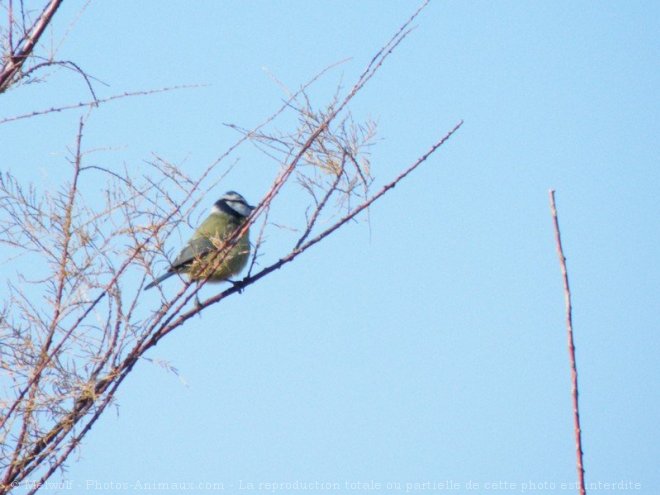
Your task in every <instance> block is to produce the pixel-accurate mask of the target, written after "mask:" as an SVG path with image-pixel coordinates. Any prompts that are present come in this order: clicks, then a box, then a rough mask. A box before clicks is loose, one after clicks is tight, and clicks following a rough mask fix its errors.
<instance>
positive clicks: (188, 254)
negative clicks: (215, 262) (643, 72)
mask: <svg viewBox="0 0 660 495" xmlns="http://www.w3.org/2000/svg"><path fill="white" fill-rule="evenodd" d="M215 250H216V247H215V246H214V245H213V243H212V242H211V241H210V240H209V239H208V238H206V237H197V238H196V239H191V240H190V241H189V242H188V245H187V246H186V247H185V248H183V249H182V250H181V252H180V253H179V255H178V256H177V257H176V259H175V260H174V262H173V263H172V268H171V269H170V270H173V271H176V270H177V269H179V268H182V267H184V266H186V265H188V264H190V263H192V262H193V261H194V260H196V259H199V258H200V257H201V256H204V255H205V254H208V253H211V252H213V251H215Z"/></svg>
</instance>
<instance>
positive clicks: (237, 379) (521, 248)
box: [0, 0, 660, 494]
mask: <svg viewBox="0 0 660 495" xmlns="http://www.w3.org/2000/svg"><path fill="white" fill-rule="evenodd" d="M80 3H81V2H69V3H65V5H64V7H63V8H62V9H61V11H60V12H59V13H58V21H57V23H56V25H55V27H54V30H53V31H52V38H51V37H50V35H49V38H48V40H47V42H48V43H50V42H51V40H52V42H53V43H59V42H60V41H61V39H62V37H63V34H64V33H65V31H66V30H67V28H68V26H69V24H70V23H71V21H72V20H73V19H74V18H75V16H76V13H77V12H78V11H77V9H78V7H79V5H80ZM416 6H417V2H410V1H401V2H394V1H387V2H382V1H361V2H349V1H343V0H342V1H336V2H330V1H327V2H320V1H315V2H308V1H302V0H300V1H283V2H263V1H262V2H242V1H232V2H230V1H222V2H220V1H217V2H215V1H200V2H156V1H142V2H129V1H126V0H122V1H114V2H102V1H93V2H92V3H91V5H90V6H89V7H88V8H87V9H86V10H85V11H84V13H83V14H82V16H81V17H80V19H79V20H78V22H77V23H76V24H75V25H74V26H73V28H72V30H71V31H70V33H69V34H68V36H66V38H65V39H64V42H63V44H62V45H61V46H60V48H59V52H58V56H59V58H61V59H65V60H72V61H75V62H76V63H77V64H79V65H80V66H81V67H83V68H84V69H85V70H86V71H87V72H88V73H90V74H92V75H94V76H95V77H97V78H98V79H100V80H102V81H104V82H105V83H107V84H109V87H104V86H101V85H97V86H96V89H97V92H98V96H99V97H104V96H110V95H113V94H117V93H122V92H124V91H133V90H141V89H155V88H161V87H165V86H172V85H177V84H186V83H190V84H197V83H199V84H208V85H209V86H208V87H203V88H198V89H191V90H185V91H177V92H171V93H165V94H161V95H155V96H149V97H144V98H133V99H124V100H120V101H118V102H115V103H111V104H108V105H106V106H104V107H102V108H100V109H98V110H97V111H96V112H95V113H94V114H93V116H92V117H91V119H90V121H89V124H88V127H87V131H86V146H87V147H88V148H103V149H104V151H102V152H98V153H96V154H94V155H93V159H94V160H96V161H97V163H99V164H103V165H105V166H109V167H119V166H123V165H124V164H126V165H127V166H129V167H130V166H138V165H139V164H141V163H142V162H143V161H144V160H149V159H150V158H151V157H152V153H157V154H158V155H159V156H162V157H164V158H167V159H168V160H170V161H172V162H177V163H183V162H184V161H185V163H186V167H187V168H188V170H189V171H190V172H191V173H194V172H195V170H200V171H201V170H202V169H203V168H204V167H205V166H206V165H207V164H208V163H209V162H210V161H211V160H212V159H213V158H215V157H216V156H218V155H219V154H221V153H222V152H223V151H224V150H225V149H226V148H227V147H228V146H229V145H230V144H232V143H233V141H234V139H235V135H234V134H233V133H232V132H231V131H230V130H228V129H227V128H225V127H223V125H222V124H223V123H224V122H231V123H236V124H239V125H242V126H244V127H251V126H253V125H255V124H257V123H258V122H260V121H261V120H263V119H264V118H265V117H267V116H268V115H270V113H271V112H272V111H273V110H275V109H276V108H277V107H278V106H279V105H280V102H281V99H282V98H283V93H282V92H281V90H280V88H279V87H278V86H277V85H276V84H275V83H274V82H273V80H272V79H271V78H270V76H269V75H268V72H270V73H273V74H275V75H276V76H277V77H278V78H279V79H280V80H281V81H283V82H284V83H285V84H287V85H288V86H289V87H291V88H295V87H297V86H298V85H299V84H301V83H302V82H304V81H306V80H307V79H308V78H310V77H311V76H313V75H314V74H315V73H316V72H318V71H319V70H321V69H322V68H324V67H325V66H327V65H329V64H331V63H334V62H337V61H339V60H342V59H344V58H347V57H352V59H351V60H350V61H349V62H347V63H346V64H345V65H343V66H342V67H341V68H339V69H337V70H336V71H334V72H333V73H332V74H331V75H330V76H329V77H328V78H326V79H324V80H323V82H321V83H320V85H319V86H318V87H317V89H316V91H317V94H318V96H319V97H320V98H322V97H324V96H327V95H328V94H331V92H332V90H333V89H334V87H335V85H336V84H337V83H338V82H340V81H343V84H344V85H345V86H348V85H349V84H352V83H353V81H354V80H355V78H356V77H357V75H359V73H360V72H361V70H362V69H363V67H364V66H365V64H366V63H367V62H368V61H369V60H370V59H371V57H372V56H373V54H374V53H375V51H376V50H378V48H379V47H380V46H381V45H382V44H383V43H384V41H386V40H387V39H388V38H389V37H390V36H391V34H392V33H393V32H394V31H395V30H396V29H397V28H398V26H399V25H400V24H401V23H402V22H403V21H404V20H405V19H407V17H408V16H409V15H410V14H411V13H412V12H413V11H414V10H415V8H416ZM416 25H417V29H416V30H415V31H414V32H413V33H412V34H411V35H410V37H409V38H408V39H407V40H406V41H405V42H404V44H403V45H402V46H400V47H399V48H398V49H397V50H396V52H395V53H394V54H393V56H392V57H391V59H389V60H388V62H387V64H386V66H385V67H384V68H383V70H382V72H380V73H379V75H378V76H377V78H376V79H375V80H373V81H372V82H371V83H370V84H369V85H368V86H367V87H366V88H365V91H364V92H363V93H362V94H361V95H360V96H359V97H358V99H356V101H355V107H354V109H355V113H356V114H357V115H359V116H367V115H370V116H372V117H374V118H376V119H377V120H378V122H379V131H380V137H381V138H382V140H381V141H380V142H379V143H378V146H377V147H376V148H375V149H374V150H373V156H372V160H373V171H374V174H375V176H376V178H377V181H378V183H383V182H385V181H386V180H388V179H389V178H390V177H391V176H392V175H393V174H394V173H395V172H396V171H397V170H398V169H400V168H402V167H404V166H405V165H407V164H408V163H409V162H411V161H412V160H413V159H414V158H415V157H416V156H418V155H419V154H421V153H422V152H423V151H425V150H426V149H427V148H428V147H429V146H430V144H431V143H432V142H433V141H434V140H436V139H437V138H438V137H440V136H442V135H443V134H445V133H446V131H447V130H448V129H450V128H451V127H452V126H453V125H454V124H455V123H456V122H457V121H459V120H460V119H464V120H465V125H464V126H463V128H462V129H461V130H460V131H459V132H458V134H456V135H455V136H454V137H453V138H452V139H451V141H450V142H448V143H447V145H446V146H445V147H443V148H442V149H441V151H440V152H439V153H438V154H437V155H435V156H434V157H433V159H432V160H430V161H429V162H428V163H427V164H425V165H424V166H423V168H421V169H420V170H419V171H417V172H416V173H415V174H414V175H412V176H411V177H410V179H409V180H407V181H406V182H405V183H403V184H402V185H401V186H400V187H397V188H396V189H395V190H394V191H393V192H392V193H391V194H390V195H388V196H386V197H385V199H384V200H383V201H382V202H380V203H378V204H377V205H376V207H375V208H373V209H372V211H371V214H370V224H369V225H368V224H367V223H364V222H363V223H359V224H353V225H350V226H348V227H347V228H346V229H344V230H342V231H340V232H339V233H338V234H337V235H336V236H334V237H333V238H331V239H329V240H328V241H327V242H325V243H323V244H321V245H319V246H318V248H316V249H314V250H312V251H310V252H308V253H307V254H305V255H304V256H302V257H301V258H300V259H299V260H298V261H297V262H296V263H294V264H292V265H290V266H287V267H286V268H285V269H283V270H281V271H279V272H277V273H274V274H273V275H272V276H270V277H268V278H266V279H264V280H262V281H261V282H260V283H258V284H256V285H254V286H252V287H250V288H249V289H248V290H246V291H245V292H244V293H243V294H242V295H240V296H237V297H232V298H230V299H228V300H226V301H224V302H223V304H221V305H219V306H216V307H214V308H211V310H210V311H207V312H206V313H205V314H204V315H203V316H202V317H201V318H196V319H193V320H192V321H190V322H189V323H188V325H187V326H186V327H185V328H182V329H179V330H178V331H176V332H175V333H174V334H172V335H170V336H168V337H167V338H166V339H165V340H163V341H162V342H161V343H160V344H159V345H158V347H157V348H155V349H154V350H153V351H152V352H151V353H150V354H149V357H150V358H153V359H161V360H165V361H168V362H170V363H171V364H172V365H173V366H175V367H176V368H177V369H178V370H179V374H180V377H181V378H182V380H180V379H179V378H178V377H177V376H175V375H174V374H172V373H168V372H167V371H165V370H163V369H162V368H160V367H158V366H157V365H155V364H152V363H149V362H147V361H143V362H141V363H140V364H139V366H138V367H137V369H136V370H135V371H134V372H133V373H132V375H131V376H130V377H129V379H127V380H126V381H125V383H124V384H123V385H122V388H121V389H120V393H119V396H118V402H119V408H118V414H115V411H114V410H109V411H108V412H107V413H106V414H105V417H104V418H102V420H101V421H99V422H98V423H97V424H96V425H95V427H94V428H93V430H92V432H91V433H90V434H89V435H88V436H87V438H86V440H85V442H84V445H83V448H82V450H81V452H80V457H79V459H77V460H75V462H72V463H71V465H70V468H69V470H68V471H67V472H66V473H64V474H62V475H58V477H57V478H56V479H61V480H70V481H71V483H72V485H71V486H72V487H73V493H87V492H94V493H102V492H103V493H110V492H111V491H112V490H110V489H108V488H109V487H110V485H109V484H110V483H115V484H117V483H119V484H121V483H127V484H129V488H128V489H126V490H120V491H119V492H121V493H126V492H129V493H140V492H141V491H144V490H139V486H140V485H135V484H136V483H138V482H139V483H142V484H146V483H153V482H169V483H180V482H187V483H188V482H189V483H195V484H198V483H209V484H213V483H216V484H222V485H223V486H224V492H226V493H257V492H258V493H265V492H269V491H270V492H272V487H267V486H265V485H262V486H261V490H259V483H270V482H278V483H292V482H295V481H299V482H306V483H316V482H318V483H338V484H339V486H340V490H336V491H335V492H339V493H349V492H354V493H363V492H365V490H363V489H358V485H356V483H357V482H373V483H380V484H381V485H380V486H381V489H380V490H372V492H387V490H386V487H387V483H395V484H396V483H399V484H400V485H399V486H400V487H401V490H390V492H392V493H405V492H406V488H411V489H414V488H415V485H414V484H415V483H420V484H421V483H426V482H431V483H434V482H435V483H441V482H447V481H451V482H453V483H455V485H453V486H454V488H456V489H454V490H451V491H449V490H447V489H445V490H444V491H442V490H440V489H439V488H440V485H436V486H435V488H436V490H435V491H433V490H432V488H433V486H432V485H430V486H429V485H419V486H417V488H420V490H417V491H416V492H417V493H447V492H449V493H491V492H493V493H523V491H522V489H523V488H525V487H526V488H527V490H528V491H527V492H526V493H573V492H574V491H571V490H566V489H564V490H562V489H561V484H562V483H570V482H573V481H574V480H575V477H576V475H575V460H574V457H575V455H574V443H573V427H572V415H571V402H570V381H569V370H568V358H567V352H566V336H565V328H564V312H563V311H564V306H563V294H562V287H561V279H560V273H559V267H558V263H557V257H556V254H555V247H554V241H553V235H552V225H551V219H550V214H549V208H548V197H547V192H548V189H549V188H556V190H557V201H558V207H559V214H560V222H561V225H562V228H563V236H564V243H565V245H564V247H565V249H566V254H567V257H568V267H569V271H570V276H571V281H572V288H573V295H574V305H575V313H574V324H575V331H576V346H577V356H578V365H579V371H580V380H581V383H580V392H581V396H580V398H581V407H582V421H583V441H584V450H585V465H586V479H587V481H588V482H591V483H599V482H600V483H612V482H619V481H624V482H631V483H639V484H640V489H639V490H627V491H626V492H631V491H632V492H634V493H645V494H657V493H660V474H659V473H660V471H659V470H658V459H660V435H659V433H658V426H657V423H658V420H659V419H660V399H659V396H660V394H659V393H658V382H659V378H660V376H659V375H660V373H659V372H660V365H659V362H660V359H659V357H660V345H659V341H660V337H659V330H660V264H659V263H658V252H659V250H658V246H659V245H660V200H659V199H658V198H659V196H658V189H659V186H660V145H659V144H658V143H659V142H660V139H659V138H658V136H660V125H659V123H658V122H659V119H658V115H660V98H659V96H658V88H660V64H659V60H660V58H659V56H658V54H660V35H659V33H660V4H659V3H657V2H652V1H647V2H643V1H631V2H615V1H603V2H595V1H586V2H570V1H553V2H524V1H518V2H514V1H500V2H489V1H470V2H464V1H446V2H441V1H435V2H433V3H432V4H431V5H430V6H429V7H428V9H427V10H426V11H425V12H424V14H423V15H422V16H421V17H420V18H419V20H418V21H417V22H416ZM264 68H266V69H267V71H264ZM87 98H88V96H87V94H86V89H85V87H84V84H83V82H82V81H81V79H80V78H79V77H77V76H75V75H73V74H69V73H65V72H58V73H56V74H54V75H53V76H52V77H51V79H50V81H49V83H48V84H44V85H33V86H30V87H25V88H20V89H17V90H14V91H12V92H10V93H8V94H5V95H3V96H2V98H1V99H2V107H0V117H4V116H8V115H15V114H20V113H25V112H29V111H32V110H35V109H41V108H47V107H50V106H55V105H58V104H66V103H75V102H78V101H81V100H86V99H87ZM319 102H322V100H319ZM78 116H79V112H76V111H73V112H68V113H62V114H57V115H50V116H46V117H41V118H35V119H29V120H24V121H18V122H15V123H11V124H5V125H3V126H1V127H0V147H1V149H2V159H1V163H0V166H1V167H2V170H6V169H10V170H12V171H13V172H15V173H17V174H18V175H19V176H20V177H21V178H22V179H24V180H31V181H34V182H35V183H36V184H37V186H38V187H42V188H43V187H56V186H57V184H58V183H59V182H60V181H61V180H62V175H63V174H62V173H60V172H59V171H58V172H54V171H55V170H57V167H59V168H60V169H62V168H64V167H66V162H65V157H66V156H67V147H68V146H71V144H72V143H73V141H74V136H75V130H76V126H77V119H78ZM35 136H38V140H35ZM238 156H239V157H240V158H241V161H240V164H239V166H238V167H236V169H235V170H234V172H233V173H232V174H231V175H230V177H228V179H227V181H226V182H225V183H223V184H222V185H221V187H220V189H219V191H218V193H222V192H223V191H224V190H226V189H236V190H238V191H240V192H241V193H243V194H244V195H245V196H246V197H247V198H248V199H249V200H251V201H257V200H258V199H259V198H260V197H261V195H262V194H263V193H264V192H265V190H266V188H267V187H268V184H269V182H270V180H271V178H272V176H273V173H274V170H275V169H274V164H273V163H272V162H269V161H268V160H267V159H266V158H265V157H263V156H262V155H260V154H259V153H257V152H255V151H254V150H251V149H249V148H245V149H244V150H242V151H241V152H240V153H239V155H238ZM213 199H215V198H213ZM206 207H208V205H205V206H204V208H206ZM176 242H178V241H173V244H176ZM173 248H174V246H173ZM3 249H4V248H3ZM9 255H10V253H8V252H6V251H0V263H2V264H1V265H0V267H2V268H1V270H2V273H3V278H4V277H11V276H13V275H14V273H15V272H14V271H13V270H12V266H11V264H8V263H6V259H7V258H8V256H9ZM170 283H176V282H174V281H170ZM204 290H205V291H207V292H208V291H211V290H215V289H213V288H206V289H204ZM154 304H156V299H155V298H154ZM470 481H471V482H473V483H479V484H480V489H479V490H468V489H467V487H466V484H467V483H468V482H470ZM97 483H100V485H97ZM248 483H252V484H253V489H252V490H250V489H246V490H240V488H249V485H248ZM346 483H348V485H346ZM409 483H411V484H412V485H408V484H409ZM486 483H500V485H499V487H500V488H507V487H508V488H510V489H508V490H507V489H501V490H498V491H496V490H494V489H493V488H492V487H490V488H489V487H487V486H486ZM507 483H508V485H504V484H507ZM529 483H537V484H544V483H545V485H536V486H532V485H530V484H529ZM513 484H515V487H512V485H513ZM525 484H527V485H525ZM392 486H396V485H392ZM473 486H474V485H473ZM99 487H101V491H99V490H97V489H96V488H99ZM103 487H105V488H103ZM425 487H426V488H428V489H426V490H421V488H425ZM351 488H356V490H353V491H351ZM533 488H535V489H533ZM540 488H544V489H543V490H541V489H540ZM298 491H301V492H302V491H303V490H298ZM601 491H604V490H594V491H592V493H600V492H601ZM610 491H612V490H610ZM151 492H152V493H161V492H162V493H166V491H157V490H151ZM197 492H199V493H209V492H210V491H205V490H195V491H190V492H189V493H197ZM281 492H282V493H288V492H290V491H289V490H282V491H281ZM304 492H305V493H317V492H318V490H317V491H314V490H307V491H304ZM49 493H51V492H49ZM62 493H69V492H68V491H66V490H64V491H63V492H62ZM167 493H172V491H169V492H167Z"/></svg>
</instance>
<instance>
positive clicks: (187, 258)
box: [144, 191, 254, 290]
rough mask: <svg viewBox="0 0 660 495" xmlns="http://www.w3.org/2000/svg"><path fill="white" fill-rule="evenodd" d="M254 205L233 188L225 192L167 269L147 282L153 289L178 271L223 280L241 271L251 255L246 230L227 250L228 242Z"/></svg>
mask: <svg viewBox="0 0 660 495" xmlns="http://www.w3.org/2000/svg"><path fill="white" fill-rule="evenodd" d="M252 210H254V206H250V205H249V204H248V203H247V201H246V200H245V198H244V197H243V196H241V195H240V194H238V193H237V192H234V191H229V192H227V193H225V194H224V195H223V196H222V197H221V198H220V199H219V200H218V201H216V202H215V204H214V205H213V208H211V214H210V215H209V216H208V217H207V218H206V220H204V222H202V224H201V225H200V226H199V228H198V229H197V230H196V231H195V233H194V234H193V236H192V237H191V238H190V240H189V241H188V244H187V245H186V247H185V248H183V250H182V251H181V252H180V253H179V255H178V256H177V257H176V259H175V260H174V262H173V263H172V266H171V267H170V269H169V270H167V272H165V273H164V274H163V275H161V276H160V277H158V278H157V279H156V280H154V281H153V282H151V283H150V284H149V285H147V286H146V287H145V288H144V290H147V289H151V288H152V287H154V286H156V285H158V284H159V283H161V282H162V281H163V280H165V279H166V278H169V277H171V276H172V275H174V274H175V273H185V274H187V275H188V277H189V278H190V279H191V280H206V279H208V280H209V281H210V282H221V281H223V280H227V279H228V278H229V277H231V276H233V275H236V274H237V273H240V271H241V270H242V269H243V268H244V267H245V265H246V263H247V261H248V258H249V256H250V239H249V236H248V234H249V232H248V230H246V231H245V233H244V234H243V235H241V236H240V237H239V238H238V239H237V240H236V242H235V244H234V245H233V246H232V247H231V248H230V249H229V250H228V251H227V250H226V249H224V248H225V243H226V242H227V241H228V240H229V239H230V238H231V237H232V235H233V234H234V232H236V231H237V230H238V229H240V228H241V227H242V226H243V224H244V223H245V219H246V218H247V217H248V216H250V213H252Z"/></svg>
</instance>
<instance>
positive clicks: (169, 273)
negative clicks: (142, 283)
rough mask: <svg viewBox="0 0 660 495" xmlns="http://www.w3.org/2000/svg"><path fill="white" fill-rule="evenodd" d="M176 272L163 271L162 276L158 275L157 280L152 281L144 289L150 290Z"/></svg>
mask: <svg viewBox="0 0 660 495" xmlns="http://www.w3.org/2000/svg"><path fill="white" fill-rule="evenodd" d="M174 273H175V272H165V273H163V274H162V275H161V276H160V277H158V278H157V279H156V280H154V281H153V282H151V283H150V284H147V286H146V287H145V288H144V290H149V289H151V288H152V287H155V286H157V285H158V284H159V283H161V282H162V281H163V280H165V279H166V278H170V277H171V276H172V275H174Z"/></svg>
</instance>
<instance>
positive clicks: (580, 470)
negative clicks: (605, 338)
mask: <svg viewBox="0 0 660 495" xmlns="http://www.w3.org/2000/svg"><path fill="white" fill-rule="evenodd" d="M549 195H550V212H551V213H552V222H553V224H554V229H555V243H556V246H557V255H558V256H559V266H560V268H561V275H562V280H563V282H564V300H565V302H566V331H567V334H568V357H569V360H570V363H571V384H572V391H571V392H572V396H573V424H574V430H575V454H576V464H577V476H578V487H579V490H580V495H586V493H587V491H586V488H585V486H584V464H583V462H582V429H581V428H580V408H579V405H578V372H577V364H576V360H575V344H574V342H573V307H572V304H571V289H570V286H569V284H568V270H567V269H566V257H565V256H564V248H563V247H562V244H561V232H560V231H559V220H558V218H557V206H556V204H555V191H554V189H550V191H549Z"/></svg>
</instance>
